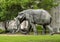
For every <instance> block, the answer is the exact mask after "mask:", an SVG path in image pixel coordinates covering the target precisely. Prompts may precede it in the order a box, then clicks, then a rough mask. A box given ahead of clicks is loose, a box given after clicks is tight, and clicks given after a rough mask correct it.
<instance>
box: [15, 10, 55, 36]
mask: <svg viewBox="0 0 60 42" xmlns="http://www.w3.org/2000/svg"><path fill="white" fill-rule="evenodd" d="M16 18H17V20H19V21H20V24H21V22H22V21H24V20H27V21H28V23H29V24H30V25H31V28H33V31H34V34H35V35H37V28H36V24H38V25H42V26H43V31H42V34H46V28H49V30H50V31H51V34H53V33H54V31H53V28H52V27H51V26H50V23H51V21H52V17H51V15H50V14H49V13H48V12H47V11H46V10H43V9H28V10H24V11H22V12H19V13H18V16H17V17H16ZM18 29H19V27H18ZM20 29H21V26H20ZM23 30H25V29H23Z"/></svg>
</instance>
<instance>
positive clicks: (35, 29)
mask: <svg viewBox="0 0 60 42" xmlns="http://www.w3.org/2000/svg"><path fill="white" fill-rule="evenodd" d="M31 25H32V28H33V31H34V35H37V28H36V25H35V24H33V23H32V24H31Z"/></svg>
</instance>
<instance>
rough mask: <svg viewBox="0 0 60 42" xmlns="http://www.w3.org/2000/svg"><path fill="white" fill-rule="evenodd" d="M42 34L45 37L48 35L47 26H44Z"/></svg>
mask: <svg viewBox="0 0 60 42" xmlns="http://www.w3.org/2000/svg"><path fill="white" fill-rule="evenodd" d="M42 34H43V35H45V34H46V26H45V25H43V31H42Z"/></svg>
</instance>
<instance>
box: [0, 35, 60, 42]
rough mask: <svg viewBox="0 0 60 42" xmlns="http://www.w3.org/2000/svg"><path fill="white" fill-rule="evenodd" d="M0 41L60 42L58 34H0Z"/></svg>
mask: <svg viewBox="0 0 60 42" xmlns="http://www.w3.org/2000/svg"><path fill="white" fill-rule="evenodd" d="M0 42H60V35H53V36H51V35H37V36H34V35H26V36H25V35H23V36H21V35H20V36H19V35H18V36H4V35H3V36H0Z"/></svg>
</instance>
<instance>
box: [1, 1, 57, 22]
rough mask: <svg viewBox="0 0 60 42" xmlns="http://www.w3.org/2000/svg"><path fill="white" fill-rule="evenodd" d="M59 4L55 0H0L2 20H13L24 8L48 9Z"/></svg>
mask: <svg viewBox="0 0 60 42" xmlns="http://www.w3.org/2000/svg"><path fill="white" fill-rule="evenodd" d="M55 6H57V3H55V2H54V0H0V21H7V20H11V19H13V18H14V17H16V16H17V15H18V12H20V11H22V10H24V9H31V8H32V9H40V8H43V9H46V10H49V9H51V8H52V7H55Z"/></svg>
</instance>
